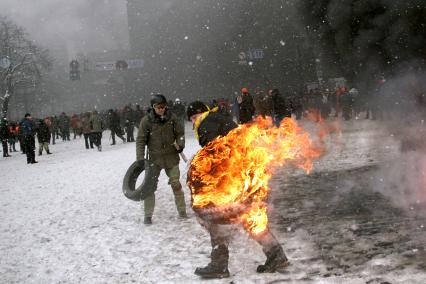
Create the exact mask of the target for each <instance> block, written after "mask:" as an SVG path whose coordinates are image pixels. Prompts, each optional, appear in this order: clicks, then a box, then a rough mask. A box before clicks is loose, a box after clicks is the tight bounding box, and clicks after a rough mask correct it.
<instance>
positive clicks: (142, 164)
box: [136, 159, 145, 167]
mask: <svg viewBox="0 0 426 284" xmlns="http://www.w3.org/2000/svg"><path fill="white" fill-rule="evenodd" d="M136 162H138V165H139V166H140V167H145V159H142V160H137V161H136Z"/></svg>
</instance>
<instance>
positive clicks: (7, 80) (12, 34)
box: [0, 16, 52, 117]
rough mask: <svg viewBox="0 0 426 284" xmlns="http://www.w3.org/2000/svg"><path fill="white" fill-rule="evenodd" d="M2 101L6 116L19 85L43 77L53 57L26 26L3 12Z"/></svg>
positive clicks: (0, 48)
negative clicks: (37, 41)
mask: <svg viewBox="0 0 426 284" xmlns="http://www.w3.org/2000/svg"><path fill="white" fill-rule="evenodd" d="M0 60H1V63H2V64H1V66H0V101H1V105H2V108H1V114H0V116H1V117H6V116H7V113H8V108H9V101H10V98H11V97H12V96H13V94H14V91H15V87H16V86H19V84H24V85H25V84H26V83H28V82H31V84H33V85H37V84H39V83H40V81H41V77H42V71H44V70H46V71H47V70H49V69H50V67H51V65H52V59H51V58H50V57H49V53H48V51H47V50H46V49H43V48H41V47H39V46H37V45H35V44H34V43H33V41H31V40H30V39H29V37H28V35H27V33H26V32H25V30H24V29H23V28H22V27H20V26H18V25H16V24H15V23H14V22H12V21H11V20H9V19H8V18H6V17H3V16H0Z"/></svg>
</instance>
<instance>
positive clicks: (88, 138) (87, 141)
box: [83, 133, 93, 149]
mask: <svg viewBox="0 0 426 284" xmlns="http://www.w3.org/2000/svg"><path fill="white" fill-rule="evenodd" d="M83 135H84V144H85V145H86V149H89V146H90V148H92V149H93V140H92V137H91V136H90V133H84V134H83Z"/></svg>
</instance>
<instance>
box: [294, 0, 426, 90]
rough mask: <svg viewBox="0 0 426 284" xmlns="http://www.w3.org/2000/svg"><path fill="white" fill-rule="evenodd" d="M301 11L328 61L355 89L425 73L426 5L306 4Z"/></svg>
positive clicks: (314, 0) (373, 0)
mask: <svg viewBox="0 0 426 284" xmlns="http://www.w3.org/2000/svg"><path fill="white" fill-rule="evenodd" d="M299 11H300V13H301V16H302V18H303V21H304V24H305V26H306V29H307V32H308V34H309V36H310V37H311V38H312V39H313V40H314V41H315V42H316V44H317V46H319V48H320V49H321V52H322V53H323V55H325V56H326V57H328V58H329V59H330V61H329V62H331V63H332V64H337V65H339V66H340V67H341V68H340V69H341V71H342V74H344V75H345V76H346V78H348V79H349V80H350V81H352V82H354V83H357V84H360V83H362V82H364V83H365V82H371V81H372V80H371V79H373V78H375V79H377V78H378V76H381V75H385V76H386V77H390V76H396V75H397V73H399V72H401V71H403V72H406V71H407V70H410V69H411V70H418V69H424V68H425V63H426V2H425V1H424V0H406V1H399V0H303V1H300V2H299ZM365 87H367V86H365Z"/></svg>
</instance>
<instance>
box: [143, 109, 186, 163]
mask: <svg viewBox="0 0 426 284" xmlns="http://www.w3.org/2000/svg"><path fill="white" fill-rule="evenodd" d="M175 141H176V143H177V144H178V145H179V148H180V149H181V150H183V148H184V147H185V133H184V126H183V123H182V122H179V121H178V119H177V117H176V115H174V114H172V113H171V112H169V111H166V114H165V117H164V118H160V117H159V116H158V115H155V114H154V110H151V111H150V112H149V114H148V115H146V116H145V117H144V118H143V119H142V120H141V123H140V125H139V132H138V136H137V138H136V159H137V160H143V159H145V146H147V147H148V159H149V161H151V162H153V163H155V164H156V165H158V166H160V167H161V168H165V169H168V168H172V167H174V166H175V165H177V164H179V153H178V151H177V149H176V147H175V146H174V145H173V143H174V142H175Z"/></svg>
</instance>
